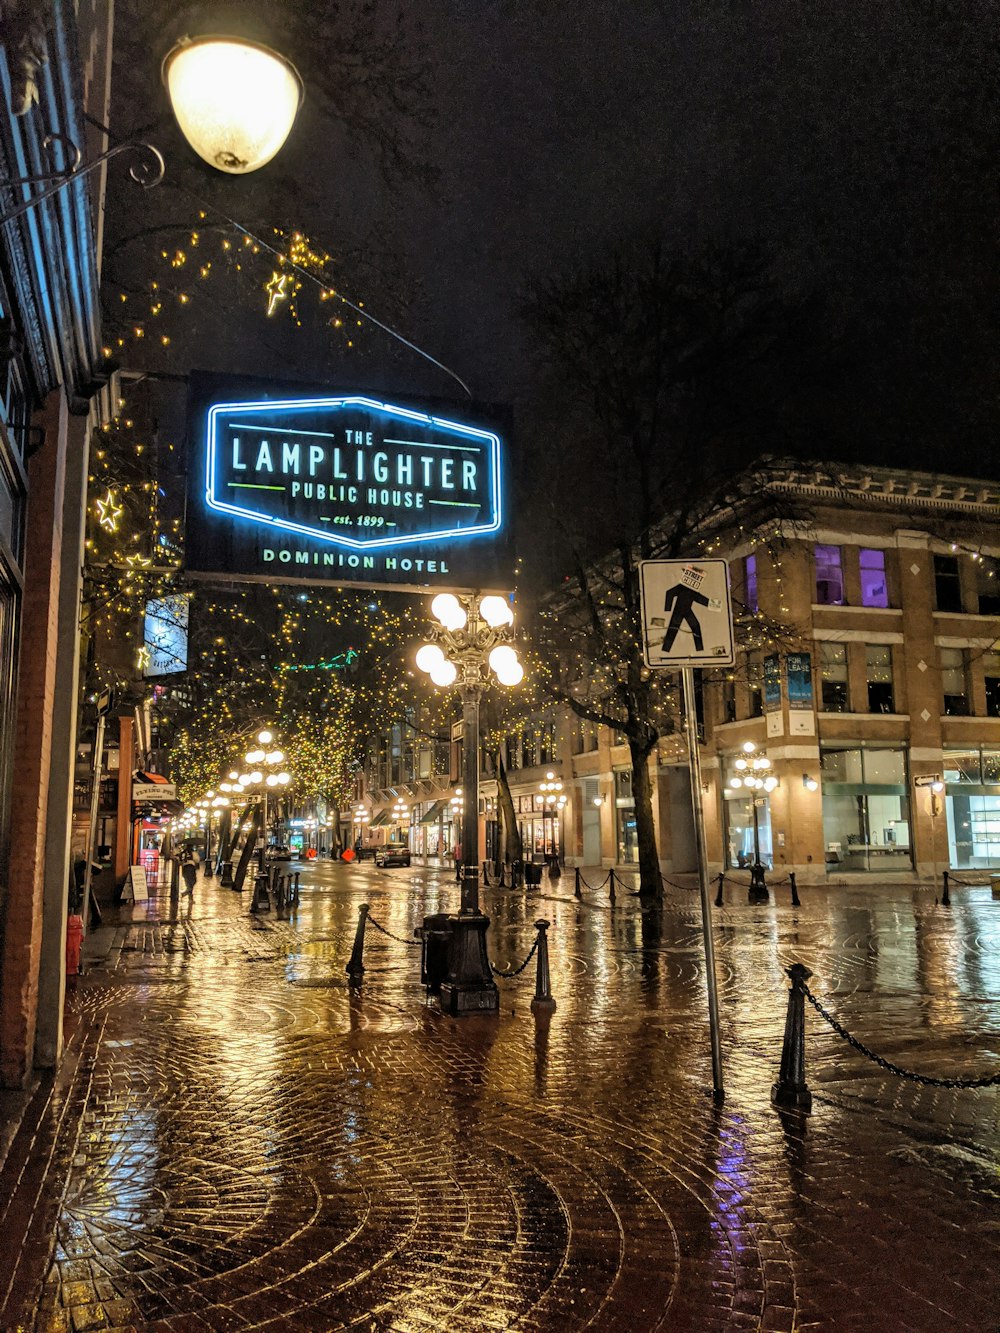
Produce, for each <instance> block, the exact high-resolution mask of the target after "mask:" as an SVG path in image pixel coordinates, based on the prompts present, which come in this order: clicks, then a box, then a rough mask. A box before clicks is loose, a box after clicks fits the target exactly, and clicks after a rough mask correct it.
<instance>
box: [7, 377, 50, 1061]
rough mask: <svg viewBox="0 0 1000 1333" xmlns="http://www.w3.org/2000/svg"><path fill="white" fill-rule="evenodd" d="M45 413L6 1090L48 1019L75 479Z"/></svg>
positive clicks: (10, 906) (14, 839) (18, 757)
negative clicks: (51, 875) (53, 752)
mask: <svg viewBox="0 0 1000 1333" xmlns="http://www.w3.org/2000/svg"><path fill="white" fill-rule="evenodd" d="M39 415H40V424H41V425H42V426H43V427H44V429H45V445H44V447H43V448H42V449H40V450H39V451H38V453H36V454H35V455H34V457H33V458H32V459H31V460H30V462H29V464H28V481H29V497H28V522H27V538H26V546H25V561H24V569H25V583H24V600H23V603H22V621H21V657H20V662H19V665H18V692H17V706H16V720H15V734H14V784H13V797H12V800H11V819H10V833H11V852H10V871H9V876H10V878H9V884H8V888H7V908H6V914H5V918H4V923H3V938H2V944H0V948H2V955H0V1083H2V1084H3V1086H5V1087H22V1086H23V1085H24V1084H25V1083H26V1081H27V1079H28V1075H29V1073H30V1071H31V1064H32V1051H33V1049H34V1044H35V1020H36V1016H37V1011H38V967H39V954H40V948H41V937H42V892H43V873H42V871H43V866H44V860H45V822H46V818H47V814H48V785H49V763H50V757H51V756H50V749H51V743H52V699H53V693H54V687H55V674H56V643H57V635H58V611H59V555H60V548H61V545H62V501H63V481H64V476H65V448H66V430H65V428H66V414H65V403H64V400H63V398H62V395H61V394H51V395H50V396H49V400H48V402H47V404H46V407H45V409H44V411H43V412H42V413H40V414H39Z"/></svg>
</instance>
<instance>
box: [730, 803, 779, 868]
mask: <svg viewBox="0 0 1000 1333" xmlns="http://www.w3.org/2000/svg"><path fill="white" fill-rule="evenodd" d="M723 805H724V808H725V816H726V867H727V869H729V870H743V869H746V868H747V867H749V866H752V865H753V864H754V862H755V860H756V859H757V856H758V853H759V856H760V861H761V864H763V865H765V866H767V868H768V869H769V870H770V869H773V867H774V853H773V849H772V845H771V802H770V801H769V800H768V798H767V797H766V796H763V795H759V794H754V795H750V794H749V793H748V792H744V793H743V794H740V793H739V792H736V791H732V790H731V789H730V788H729V787H726V788H724V801H723ZM754 814H756V816H757V829H756V834H755V833H754Z"/></svg>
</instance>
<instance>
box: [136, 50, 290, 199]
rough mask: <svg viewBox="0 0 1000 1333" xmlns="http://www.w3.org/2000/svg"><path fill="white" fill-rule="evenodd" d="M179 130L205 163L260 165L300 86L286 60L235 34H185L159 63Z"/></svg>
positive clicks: (229, 168)
mask: <svg viewBox="0 0 1000 1333" xmlns="http://www.w3.org/2000/svg"><path fill="white" fill-rule="evenodd" d="M162 73H163V82H164V84H165V85H166V89H167V93H168V94H169V96H170V105H171V107H172V108H173V112H174V115H175V116H176V118H177V124H178V125H179V126H180V129H181V133H182V134H183V135H184V137H185V139H187V141H188V143H189V144H190V145H191V147H192V148H193V149H194V151H195V152H196V153H197V154H198V156H199V157H200V158H201V159H202V161H204V162H207V163H208V164H209V166H210V167H215V169H216V170H217V171H224V172H227V173H228V174H230V175H236V176H243V175H246V174H247V173H248V172H251V171H257V170H258V169H259V168H260V167H263V166H266V165H267V163H268V162H270V161H271V159H272V158H273V157H274V156H275V155H276V154H277V153H278V152H279V151H280V149H281V147H282V145H283V144H284V142H285V140H286V139H287V138H288V135H289V133H290V132H291V128H292V125H293V124H294V123H295V117H296V116H297V115H298V112H299V107H300V106H301V105H302V98H303V96H304V93H305V89H304V87H303V84H302V80H301V78H300V77H299V72H298V70H297V69H296V68H295V66H294V65H293V64H292V63H291V61H290V60H286V59H285V57H284V56H282V55H280V54H279V53H278V52H277V51H273V50H272V49H271V48H270V47H269V46H262V45H261V44H260V43H258V42H250V41H246V40H244V39H242V38H238V37H227V36H222V35H219V36H210V37H194V38H192V37H185V38H182V39H181V41H179V42H178V43H177V45H176V46H175V47H173V49H172V50H170V51H169V52H168V53H167V55H166V57H165V59H164V61H163V69H162Z"/></svg>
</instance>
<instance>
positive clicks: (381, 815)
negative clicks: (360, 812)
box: [368, 810, 389, 828]
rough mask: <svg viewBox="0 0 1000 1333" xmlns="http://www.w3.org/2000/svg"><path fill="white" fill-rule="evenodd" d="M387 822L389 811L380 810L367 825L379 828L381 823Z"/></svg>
mask: <svg viewBox="0 0 1000 1333" xmlns="http://www.w3.org/2000/svg"><path fill="white" fill-rule="evenodd" d="M388 822H389V811H388V810H380V811H379V812H378V814H377V815H376V816H375V818H374V819H373V820H372V822H371V823H370V824H369V825H368V827H369V828H381V826H382V825H383V824H388Z"/></svg>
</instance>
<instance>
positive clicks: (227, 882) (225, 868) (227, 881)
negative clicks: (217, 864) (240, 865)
mask: <svg viewBox="0 0 1000 1333" xmlns="http://www.w3.org/2000/svg"><path fill="white" fill-rule="evenodd" d="M232 887H233V863H232V861H223V863H222V877H221V878H220V880H219V888H220V889H231V888H232Z"/></svg>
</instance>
